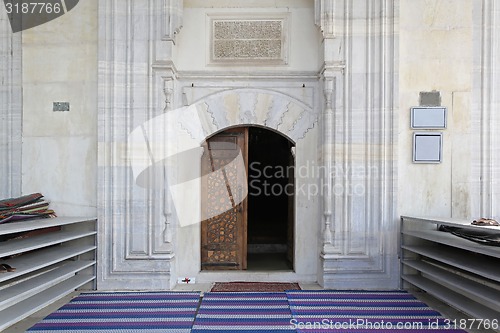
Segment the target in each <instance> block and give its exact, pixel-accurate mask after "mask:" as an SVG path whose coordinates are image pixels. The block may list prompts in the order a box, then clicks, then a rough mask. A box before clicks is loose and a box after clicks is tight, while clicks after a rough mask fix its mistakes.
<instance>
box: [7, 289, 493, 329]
mask: <svg viewBox="0 0 500 333" xmlns="http://www.w3.org/2000/svg"><path fill="white" fill-rule="evenodd" d="M299 285H300V287H301V289H303V290H316V289H321V287H320V286H319V285H318V284H302V283H300V284H299ZM211 287H212V284H209V283H206V284H185V285H178V286H177V287H176V288H175V289H174V290H179V291H192V290H196V291H201V292H202V293H203V292H207V291H210V289H211ZM78 294H79V292H74V293H72V294H70V295H68V296H66V297H64V298H62V299H60V300H59V301H58V302H55V303H53V304H51V305H50V306H48V307H46V308H44V309H43V310H41V311H39V312H37V313H35V314H33V315H31V316H30V317H28V318H26V319H24V320H22V321H20V322H19V323H17V324H15V325H13V326H11V327H10V328H8V329H6V330H4V331H3V333H24V332H25V331H26V330H27V329H29V328H30V327H32V326H33V325H35V324H36V323H37V322H38V321H40V320H41V319H43V318H45V317H46V316H47V315H49V314H50V313H52V312H53V311H55V310H57V309H58V308H60V307H61V306H63V305H64V304H66V303H67V302H68V301H69V300H71V299H72V298H73V297H75V296H77V295H78ZM413 294H414V295H415V297H417V298H418V299H419V300H421V301H422V302H424V303H426V304H427V305H429V306H430V307H432V308H434V309H435V310H437V311H439V312H440V313H441V314H442V315H443V316H445V317H447V318H451V319H462V318H465V319H467V318H469V317H468V316H467V315H465V314H464V313H462V312H460V311H457V310H455V309H454V308H451V307H450V306H448V305H447V304H445V303H442V302H440V301H439V300H436V299H435V298H433V297H431V296H429V295H427V294H425V293H421V292H415V293H413ZM467 331H468V332H469V333H494V332H495V331H493V330H484V329H481V330H477V329H470V330H467Z"/></svg>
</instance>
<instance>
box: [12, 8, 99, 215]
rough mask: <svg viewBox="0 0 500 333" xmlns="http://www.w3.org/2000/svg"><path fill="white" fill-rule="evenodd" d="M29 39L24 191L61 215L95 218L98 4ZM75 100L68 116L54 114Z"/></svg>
mask: <svg viewBox="0 0 500 333" xmlns="http://www.w3.org/2000/svg"><path fill="white" fill-rule="evenodd" d="M19 34H22V49H23V58H22V72H23V76H22V86H23V123H22V127H23V156H22V173H23V176H22V192H23V193H30V192H41V193H42V194H44V195H45V197H46V198H47V199H48V200H50V201H51V202H52V204H51V206H52V208H53V209H54V210H55V211H56V213H57V214H59V215H61V216H68V215H69V216H95V215H96V213H97V211H96V192H97V178H96V164H97V1H96V0H87V1H80V3H79V4H78V5H77V6H76V7H75V8H74V9H73V10H71V11H69V12H68V13H67V14H65V15H63V16H61V17H59V18H57V19H55V20H53V21H50V22H48V23H45V24H42V25H39V26H37V27H34V28H31V29H28V30H25V31H23V32H20V33H19ZM53 102H69V104H70V110H69V111H64V112H62V111H57V112H56V111H53Z"/></svg>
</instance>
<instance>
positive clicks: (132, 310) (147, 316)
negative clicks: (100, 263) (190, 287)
mask: <svg viewBox="0 0 500 333" xmlns="http://www.w3.org/2000/svg"><path fill="white" fill-rule="evenodd" d="M199 300H200V293H198V292H119V293H104V292H92V293H83V294H81V295H80V296H77V297H75V298H74V299H72V300H71V301H70V302H69V303H68V304H66V305H64V306H63V307H61V308H60V309H59V310H57V311H55V312H53V313H52V314H50V315H49V316H47V317H46V318H44V319H43V320H42V321H40V322H39V323H37V324H35V325H34V326H33V327H32V328H30V329H29V330H28V331H27V332H33V333H44V332H45V333H56V332H57V333H77V332H78V333H98V332H99V333H118V332H120V333H127V332H130V333H132V332H134V333H156V332H158V333H159V332H166V333H187V332H190V331H191V327H192V324H193V321H194V317H195V314H196V309H197V307H198V305H199Z"/></svg>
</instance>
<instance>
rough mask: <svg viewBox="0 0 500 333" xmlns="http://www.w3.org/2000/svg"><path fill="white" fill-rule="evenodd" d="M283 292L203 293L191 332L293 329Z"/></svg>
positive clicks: (252, 331)
mask: <svg viewBox="0 0 500 333" xmlns="http://www.w3.org/2000/svg"><path fill="white" fill-rule="evenodd" d="M291 319H292V316H291V313H290V308H289V306H288V300H287V297H286V294H285V293H261V292H241V293H240V292H214V293H211V292H209V293H205V295H204V296H203V299H202V301H201V305H200V308H199V310H198V314H197V315H196V319H195V322H194V325H193V330H192V332H193V333H210V332H213V333H215V332H217V333H220V332H221V331H223V332H239V331H244V332H246V333H264V332H295V330H294V329H292V328H291V326H290V320H291Z"/></svg>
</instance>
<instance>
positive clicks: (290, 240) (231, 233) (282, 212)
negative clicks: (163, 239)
mask: <svg viewBox="0 0 500 333" xmlns="http://www.w3.org/2000/svg"><path fill="white" fill-rule="evenodd" d="M293 147H294V144H293V142H291V141H290V140H288V139H287V138H286V137H284V136H283V135H281V134H279V133H277V132H275V131H272V130H269V129H266V128H263V127H254V126H251V127H237V128H231V129H229V130H225V131H223V132H220V133H217V134H215V135H213V136H212V137H210V138H208V139H207V140H206V142H205V145H204V153H203V156H202V166H201V167H202V172H203V174H204V175H206V177H203V178H202V179H203V180H202V200H201V201H202V212H203V215H204V216H206V217H207V218H206V219H205V220H204V221H203V222H202V225H201V269H202V270H256V271H258V270H266V271H267V270H292V269H293V262H294V163H295V159H294V154H293ZM245 192H246V193H247V195H246V196H245Z"/></svg>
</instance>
